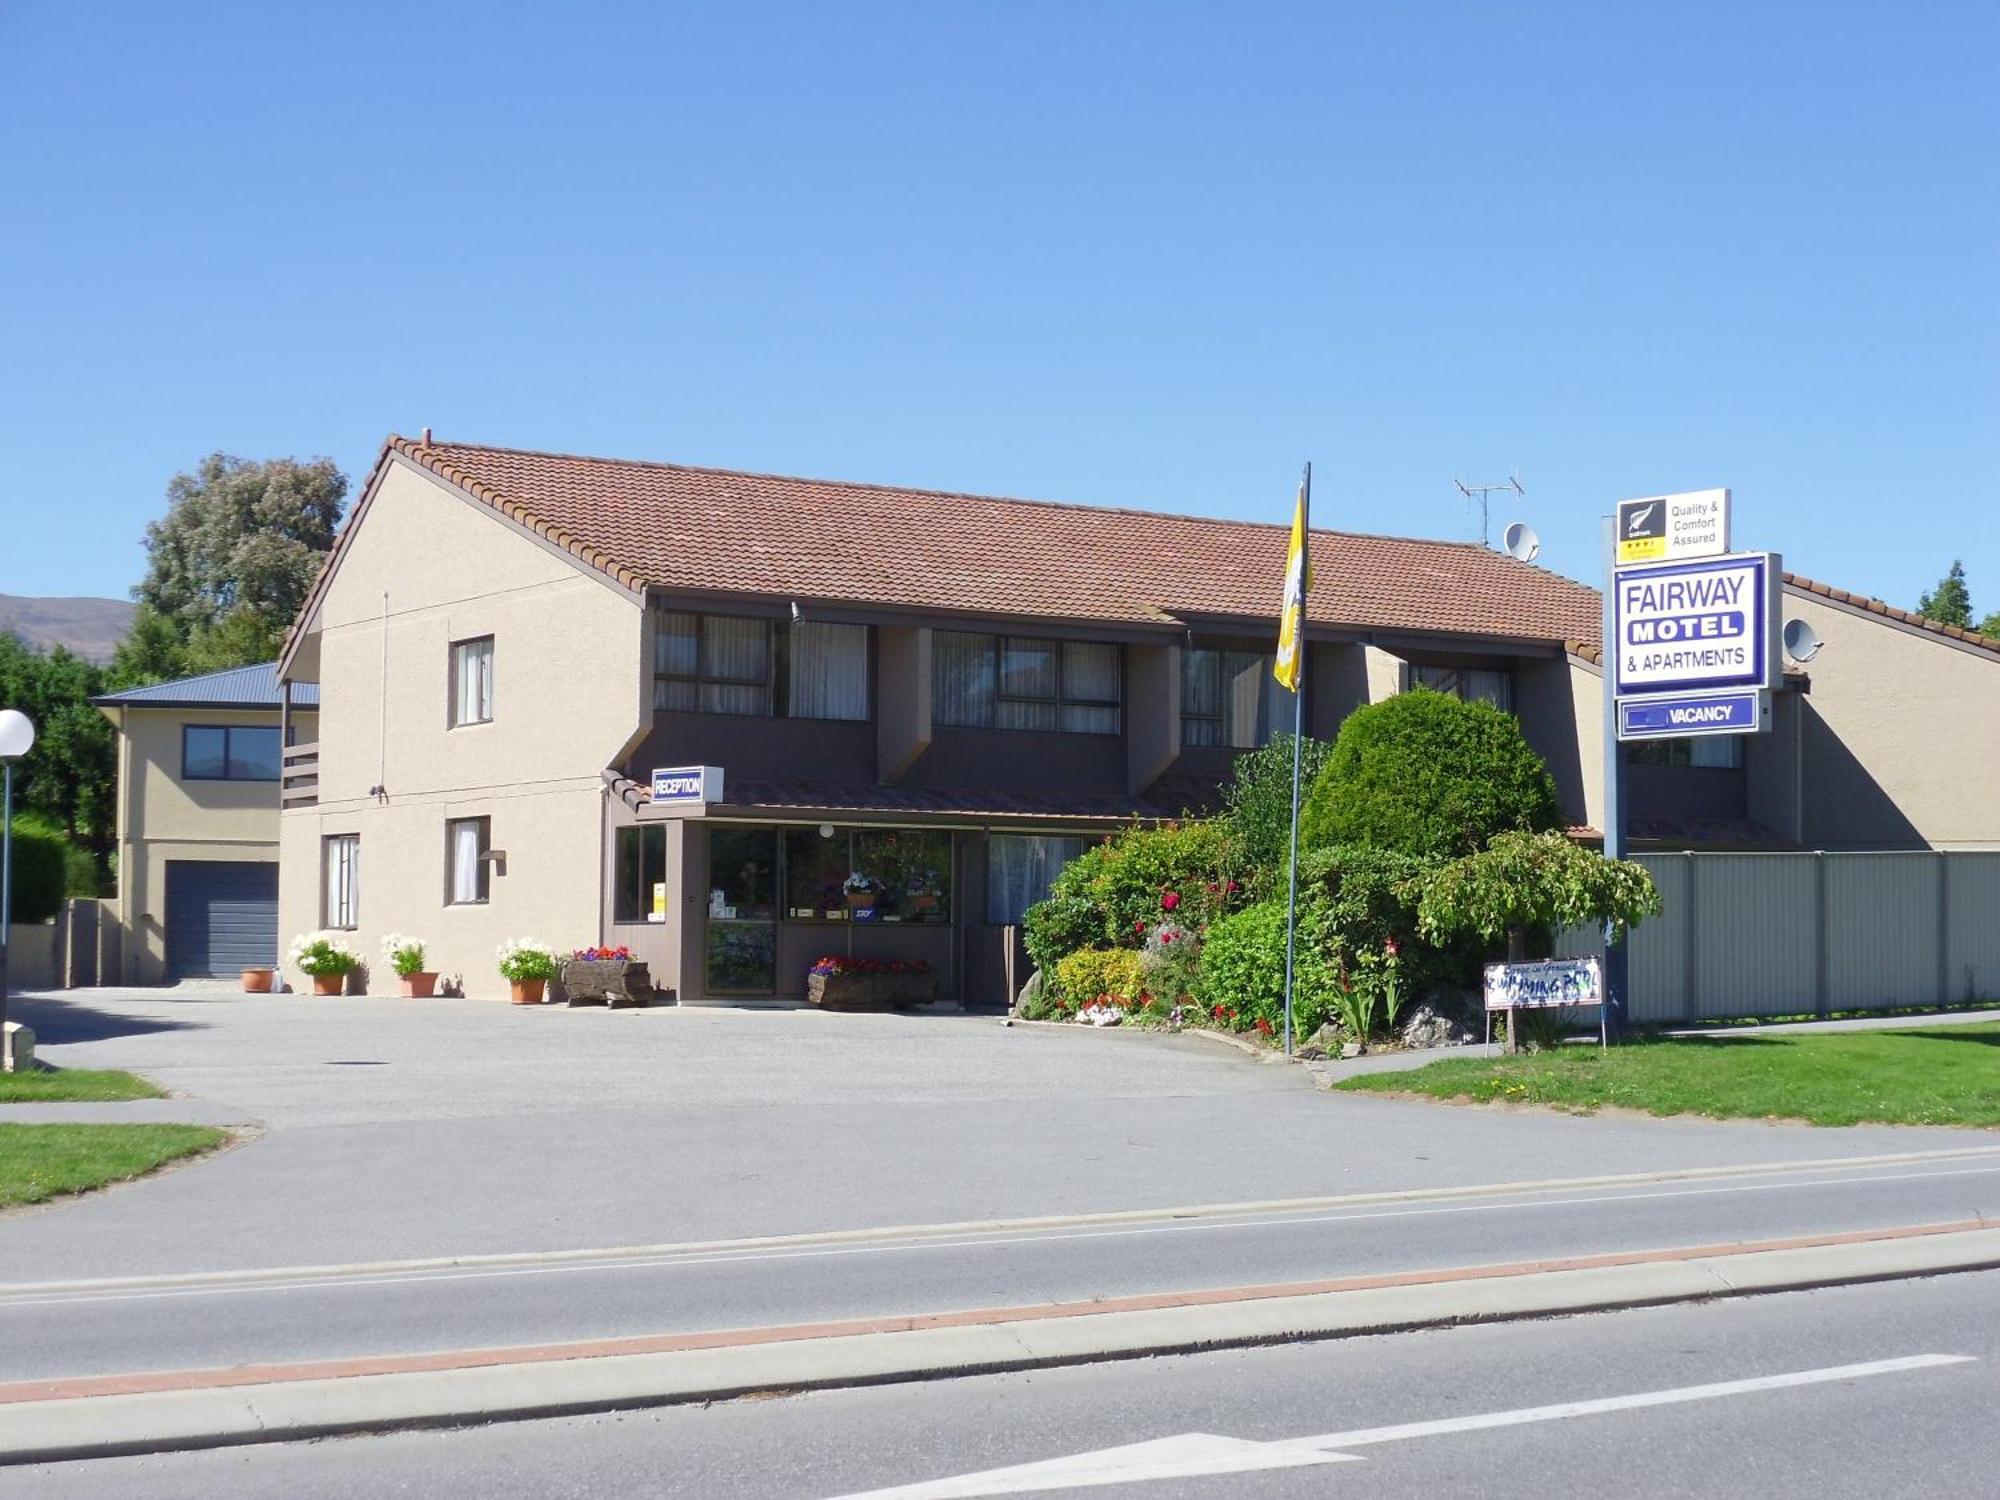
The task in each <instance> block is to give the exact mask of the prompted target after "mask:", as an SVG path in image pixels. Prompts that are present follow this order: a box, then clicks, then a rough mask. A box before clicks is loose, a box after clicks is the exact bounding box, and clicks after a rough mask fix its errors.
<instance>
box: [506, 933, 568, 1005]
mask: <svg viewBox="0 0 2000 1500" xmlns="http://www.w3.org/2000/svg"><path fill="white" fill-rule="evenodd" d="M559 972H561V970H560V965H558V963H557V962H556V950H555V949H553V948H551V947H550V946H549V945H548V944H547V943H538V942H536V941H535V940H534V939H533V938H515V939H514V940H513V941H511V942H506V943H502V944H501V945H500V977H501V978H502V979H504V980H506V981H507V983H508V986H509V988H510V991H511V994H510V998H511V999H512V1000H513V1002H514V1003H515V1004H516V1005H540V1004H541V1003H542V995H543V993H544V992H545V991H546V990H547V989H548V984H549V981H550V980H551V979H554V978H555V977H556V975H557V974H558V973H559Z"/></svg>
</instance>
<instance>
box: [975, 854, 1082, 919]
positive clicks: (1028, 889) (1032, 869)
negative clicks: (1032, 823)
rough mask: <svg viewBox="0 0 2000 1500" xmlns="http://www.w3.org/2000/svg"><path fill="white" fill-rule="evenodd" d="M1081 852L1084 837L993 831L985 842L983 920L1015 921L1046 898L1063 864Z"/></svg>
mask: <svg viewBox="0 0 2000 1500" xmlns="http://www.w3.org/2000/svg"><path fill="white" fill-rule="evenodd" d="M1081 853H1083V840H1082V839H1080V838H1071V837H1068V836H1053V835H1046V834H1014V833H1008V834H995V835H994V836H993V837H991V838H989V839H988V840H987V841H986V920H987V921H988V922H990V923H992V924H993V925H994V926H995V927H1005V926H1008V925H1010V924H1014V923H1018V922H1019V921H1020V920H1021V919H1022V918H1023V917H1024V916H1026V915H1027V912H1028V908H1029V907H1031V906H1033V905H1034V904H1035V903H1036V902H1037V901H1041V900H1044V899H1046V898H1047V896H1048V894H1049V886H1050V885H1051V884H1052V883H1053V882H1054V881H1055V878H1056V876H1057V875H1059V874H1061V873H1062V868H1063V866H1064V865H1066V864H1068V863H1069V862H1070V861H1071V860H1073V859H1075V858H1076V857H1077V856H1078V855H1079V854H1081Z"/></svg>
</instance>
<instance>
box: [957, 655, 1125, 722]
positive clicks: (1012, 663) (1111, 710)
mask: <svg viewBox="0 0 2000 1500" xmlns="http://www.w3.org/2000/svg"><path fill="white" fill-rule="evenodd" d="M1123 669H1124V656H1123V653H1122V652H1121V651H1120V650H1119V648H1118V647H1117V646H1116V645H1113V644H1105V643H1101V642H1096V641H1050V640H1039V639H1034V638H1031V637H1025V636H993V635H971V634H967V633H965V632H963V631H951V630H940V631H938V632H937V633H936V634H935V635H933V636H932V638H931V672H932V679H933V680H932V690H931V713H932V716H933V718H934V720H935V721H936V722H937V723H939V724H945V725H952V726H955V727H958V728H962V729H1040V730H1060V731H1062V732H1064V733H1067V734H1117V733H1118V731H1119V727H1120V712H1121V705H1122V700H1123Z"/></svg>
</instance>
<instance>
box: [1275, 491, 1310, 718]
mask: <svg viewBox="0 0 2000 1500" xmlns="http://www.w3.org/2000/svg"><path fill="white" fill-rule="evenodd" d="M1309 483H1311V481H1310V480H1306V481H1303V482H1301V483H1300V485H1299V504H1298V509H1297V510H1295V511H1294V512H1293V513H1292V544H1291V546H1289V547H1287V548H1286V549H1285V598H1284V602H1283V603H1282V604H1281V605H1280V606H1279V612H1278V656H1277V660H1276V661H1275V662H1273V663H1272V666H1271V675H1272V676H1274V677H1276V678H1277V679H1278V681H1280V682H1282V683H1283V684H1284V685H1285V690H1286V691H1287V692H1291V693H1296V692H1297V691H1298V690H1299V666H1300V663H1301V661H1302V660H1303V658H1304V653H1303V651H1302V649H1301V648H1302V646H1303V644H1304V642H1303V640H1302V636H1303V634H1304V631H1305V623H1306V618H1305V617H1306V590H1307V589H1309V588H1311V587H1312V558H1311V555H1310V553H1309V550H1308V548H1307V544H1306V485H1307V484H1309Z"/></svg>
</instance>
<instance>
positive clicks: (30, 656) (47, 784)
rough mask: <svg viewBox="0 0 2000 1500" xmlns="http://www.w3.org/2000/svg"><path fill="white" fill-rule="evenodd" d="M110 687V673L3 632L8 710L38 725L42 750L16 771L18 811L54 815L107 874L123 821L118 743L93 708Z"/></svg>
mask: <svg viewBox="0 0 2000 1500" xmlns="http://www.w3.org/2000/svg"><path fill="white" fill-rule="evenodd" d="M103 687H104V674H103V673H102V672H101V671H100V670H99V669H98V668H97V667H94V666H92V665H91V664H90V663H89V662H87V661H85V660H83V659H82V658H81V657H79V656H75V655H73V654H71V653H70V652H69V651H67V650H65V649H64V648H63V647H61V646H56V647H54V648H52V649H50V650H48V651H37V650H34V649H33V648H31V647H29V646H26V645H23V644H22V643H21V642H20V641H19V640H17V639H15V638H14V637H13V636H11V635H7V634H5V633H0V707H4V708H15V709H19V710H20V711H21V712H22V713H25V714H26V715H27V716H28V717H29V718H30V719H32V720H34V722H35V748H34V749H32V750H30V751H29V752H28V753H27V755H26V756H24V757H23V758H22V760H21V761H20V763H19V764H18V765H17V766H16V767H15V771H14V795H15V799H16V800H15V805H16V806H17V807H25V808H29V809H32V810H34V811H36V812H40V813H42V814H44V815H46V816H47V818H48V819H49V820H50V821H51V822H52V823H54V824H55V825H56V826H57V827H58V828H60V829H61V830H62V831H63V832H64V833H66V834H67V835H68V836H69V837H70V838H72V839H75V840H76V841H78V842H79V843H81V844H83V845H84V846H86V847H87V848H89V849H90V850H91V851H92V852H93V854H94V855H95V856H96V857H97V859H98V860H99V863H100V870H101V868H102V861H103V858H104V856H105V855H106V854H107V853H108V852H109V850H110V847H111V840H112V836H113V834H114V833H115V831H116V818H117V813H116V805H117V804H116V800H115V799H116V788H117V737H116V735H115V734H114V733H113V732H112V728H111V725H110V724H109V722H107V721H106V719H105V718H104V716H103V715H102V714H100V713H99V712H98V711H97V710H96V709H95V708H93V707H91V704H90V699H91V697H92V695H94V694H96V693H98V692H101V691H103ZM79 894H81V893H79Z"/></svg>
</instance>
